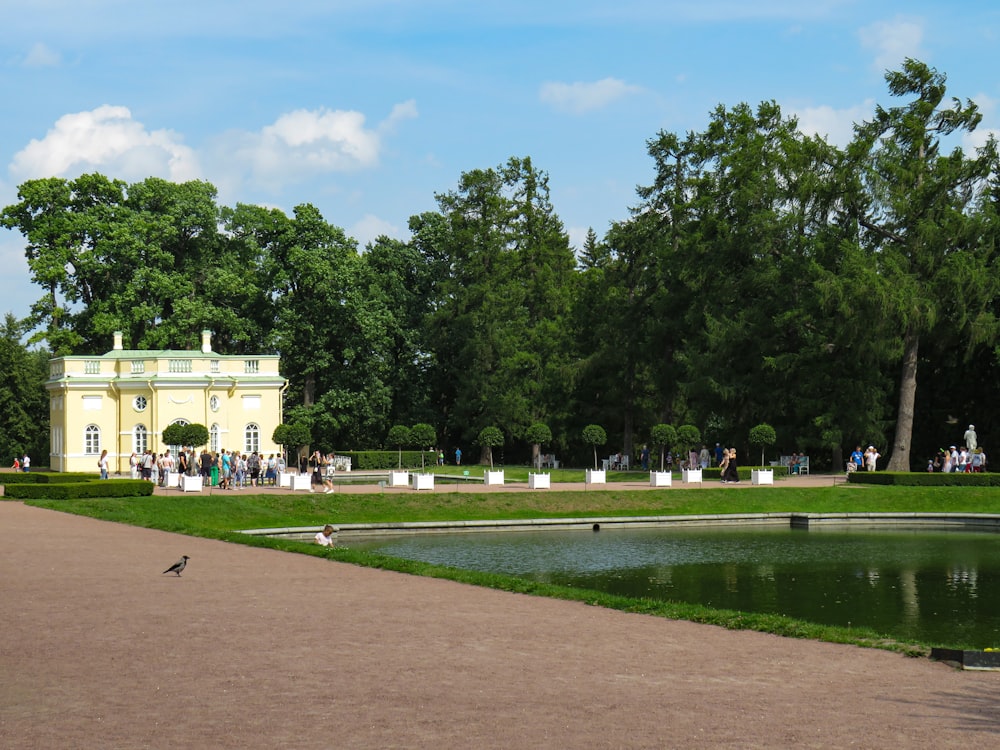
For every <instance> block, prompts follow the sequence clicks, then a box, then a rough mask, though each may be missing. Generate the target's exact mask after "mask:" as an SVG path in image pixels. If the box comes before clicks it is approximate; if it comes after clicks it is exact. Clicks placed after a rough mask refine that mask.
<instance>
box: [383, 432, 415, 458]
mask: <svg viewBox="0 0 1000 750" xmlns="http://www.w3.org/2000/svg"><path fill="white" fill-rule="evenodd" d="M386 442H387V443H389V445H395V446H396V448H397V449H398V451H399V456H398V458H399V461H398V467H399V468H400V469H402V468H403V446H404V445H412V444H413V442H414V441H413V435H412V434H411V430H410V428H409V427H407V426H406V425H402V424H397V425H393V426H392V427H391V428H390V429H389V434H388V435H387V436H386Z"/></svg>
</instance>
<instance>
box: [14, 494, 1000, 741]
mask: <svg viewBox="0 0 1000 750" xmlns="http://www.w3.org/2000/svg"><path fill="white" fill-rule="evenodd" d="M182 554H187V555H190V557H191V561H190V563H189V566H188V568H187V570H186V571H185V572H184V575H183V576H182V577H180V578H177V577H175V576H172V575H170V576H167V575H161V571H163V570H165V569H166V568H167V567H168V566H169V565H170V564H172V563H173V562H174V561H175V560H176V559H177V558H179V557H180V556H181V555H182ZM998 716H1000V673H973V672H958V671H955V670H953V669H951V668H949V667H947V666H944V665H942V664H936V663H932V662H930V661H927V660H922V659H908V658H906V657H903V656H898V655H895V654H890V653H885V652H879V651H872V650H864V649H859V648H855V647H849V646H836V645H831V644H823V643H813V642H807V641H796V640H788V639H782V638H777V637H774V636H768V635H762V634H758V633H740V632H728V631H725V630H722V629H719V628H715V627H711V626H703V625H695V624H692V623H686V622H673V621H668V620H662V619H656V618H653V617H647V616H642V615H631V614H625V613H621V612H614V611H608V610H602V609H598V608H595V607H588V606H586V605H583V604H577V603H571V602H561V601H552V600H546V599H539V598H533V597H528V596H522V595H516V594H508V593H504V592H499V591H492V590H487V589H479V588H475V587H470V586H465V585H462V584H457V583H452V582H449V581H437V580H431V579H424V578H415V577H409V576H404V575H401V574H396V573H390V572H385V571H377V570H370V569H365V568H358V567H354V566H351V565H345V564H341V563H335V562H330V561H327V560H323V559H320V558H314V557H307V556H300V555H294V554H288V553H282V552H277V551H273V550H261V549H252V548H249V547H243V546H238V545H230V544H224V543H222V542H216V541H212V540H206V539H195V538H190V537H183V536H179V535H175V534H169V533H166V532H160V531H152V530H147V529H138V528H132V527H128V526H122V525H118V524H113V523H107V522H103V521H96V520H93V519H88V518H79V517H75V516H70V515H66V514H61V513H56V512H52V511H46V510H40V509H36V508H30V507H26V506H24V505H22V504H20V503H17V502H12V501H6V502H0V747H4V748H16V749H20V748H40V749H45V750H49V749H51V748H171V749H172V750H176V748H275V747H289V748H330V747H344V748H424V747H426V748H431V747H433V748H528V747H531V748H588V749H589V748H626V747H627V748H707V747H710V748H842V747H862V748H934V749H935V750H937V749H938V748H965V749H967V748H980V747H981V748H987V747H990V748H992V747H996V746H997V745H998V743H1000V724H998V722H997V717H998Z"/></svg>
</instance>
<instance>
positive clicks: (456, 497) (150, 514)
mask: <svg viewBox="0 0 1000 750" xmlns="http://www.w3.org/2000/svg"><path fill="white" fill-rule="evenodd" d="M31 504H32V505H37V506H39V507H46V508H52V509H54V510H61V511H66V512H70V513H78V514H81V515H87V516H92V517H95V518H101V519H105V520H110V521H117V522H121V523H127V524H132V525H136V526H145V527H149V528H156V529H162V530H165V531H173V532H178V533H182V534H189V535H192V536H200V537H208V538H216V539H222V540H225V541H230V542H237V543H241V544H248V545H252V546H261V547H269V548H272V549H280V550H286V551H290V552H297V553H302V554H312V555H316V556H319V557H329V558H333V559H337V560H340V561H343V562H350V563H354V564H358V565H366V566H371V567H378V568H384V569H389V570H397V571H401V572H406V573H412V574H416V575H424V576H433V577H439V578H447V579H450V580H455V581H461V582H465V583H471V584H475V585H480V586H488V587H491V588H497V589H501V590H505V591H514V592H520V593H525V594H533V595H541V596H549V597H554V598H561V599H568V600H574V601H584V602H587V603H590V604H594V605H599V606H604V607H609V608H612V609H619V610H623V611H629V612H642V613H646V614H652V615H657V616H661V617H668V618H673V619H684V620H691V621H694V622H704V623H711V624H715V625H720V626H723V627H727V628H734V629H751V630H759V631H763V632H769V633H775V634H777V635H782V636H790V637H799V638H810V639H814V640H823V641H830V642H837V643H853V644H857V645H862V646H876V647H879V648H889V649H893V650H898V651H902V652H905V653H910V654H924V653H926V652H927V651H928V650H929V648H930V646H932V645H934V646H951V647H958V648H961V647H974V646H973V645H972V644H962V643H953V644H952V643H947V644H945V643H935V644H916V643H901V642H898V641H895V640H894V639H892V638H889V637H886V636H884V635H882V634H878V633H874V632H871V631H860V630H858V629H857V628H855V629H845V628H837V627H830V626H825V625H817V624H814V623H808V622H802V621H797V620H793V619H791V618H786V617H782V616H777V615H758V614H752V613H746V612H732V611H726V610H714V609H710V608H707V607H702V606H699V605H691V604H684V603H676V602H661V601H654V600H645V599H642V600H636V599H627V598H624V597H618V596H612V595H609V594H603V593H600V592H595V591H583V590H579V589H572V588H568V587H560V586H553V585H549V584H542V583H535V582H531V581H525V580H521V579H517V578H513V577H509V576H502V575H495V574H487V573H478V572H473V571H464V570H456V569H451V568H443V567H441V566H435V565H429V564H425V563H420V562H412V561H406V560H398V559H395V558H388V557H383V556H378V555H371V554H369V553H364V552H358V551H353V550H347V549H342V548H338V549H334V550H326V549H324V548H321V547H318V546H316V545H310V544H303V543H301V542H293V541H285V540H274V539H265V538H259V537H247V536H245V535H242V534H238V533H234V532H235V530H237V529H248V528H270V527H283V526H311V525H317V526H318V525H322V524H325V523H333V524H338V523H391V522H405V521H441V520H452V521H463V520H497V519H530V518H568V517H588V516H647V515H689V514H698V513H711V514H729V513H764V512H791V511H796V512H812V513H830V512H857V513H862V512H970V513H1000V490H998V489H993V488H949V487H877V486H849V485H837V486H830V487H818V488H793V487H778V488H770V487H761V488H750V489H740V490H736V489H726V488H721V487H702V488H695V489H680V488H671V489H665V490H642V491H614V490H588V491H586V492H567V491H559V490H553V491H546V492H511V493H507V492H491V493H448V492H438V493H434V494H418V493H415V492H413V493H411V492H407V493H384V494H349V493H343V494H340V493H338V494H334V495H321V494H317V495H308V494H298V495H293V494H291V493H270V494H259V495H257V494H250V493H243V492H239V493H237V492H233V493H216V494H213V495H211V496H209V495H183V494H180V493H178V494H177V495H170V496H154V497H150V498H130V499H104V500H100V499H87V500H61V501H33V502H32V503H31Z"/></svg>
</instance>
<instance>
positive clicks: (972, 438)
mask: <svg viewBox="0 0 1000 750" xmlns="http://www.w3.org/2000/svg"><path fill="white" fill-rule="evenodd" d="M978 445H979V443H978V438H977V437H976V426H975V425H974V424H970V425H969V429H967V430H966V431H965V447H966V448H968V449H969V450H970V451H975V450H976V447H977V446H978Z"/></svg>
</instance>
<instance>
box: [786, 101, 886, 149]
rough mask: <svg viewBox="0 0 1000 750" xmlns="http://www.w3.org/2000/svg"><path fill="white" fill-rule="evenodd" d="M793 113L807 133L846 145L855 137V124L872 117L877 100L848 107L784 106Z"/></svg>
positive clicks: (838, 144)
mask: <svg viewBox="0 0 1000 750" xmlns="http://www.w3.org/2000/svg"><path fill="white" fill-rule="evenodd" d="M782 109H786V110H787V111H788V112H790V113H793V114H794V115H795V116H796V117H797V118H798V121H799V130H800V131H802V132H803V133H805V134H806V135H818V136H822V137H823V138H826V140H828V141H829V142H830V143H832V144H835V145H837V146H846V145H847V144H848V143H850V142H851V139H852V138H853V137H854V124H855V123H859V122H863V121H865V120H866V119H870V118H871V117H872V115H873V114H874V112H875V101H874V100H873V99H866V100H865V101H864V102H862V103H861V104H856V105H855V106H853V107H848V108H846V109H834V108H833V107H830V106H828V105H825V104H824V105H821V106H819V107H804V108H798V109H797V108H795V107H787V108H786V107H782Z"/></svg>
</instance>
